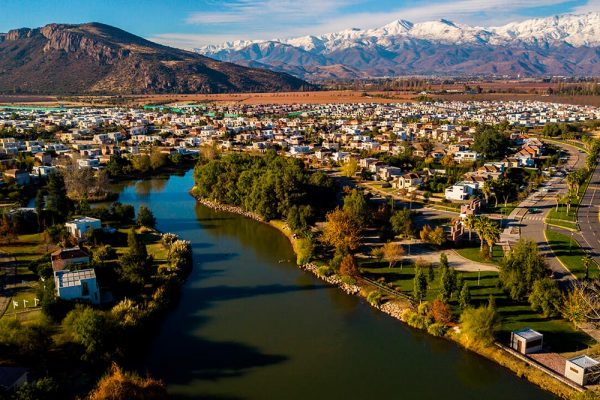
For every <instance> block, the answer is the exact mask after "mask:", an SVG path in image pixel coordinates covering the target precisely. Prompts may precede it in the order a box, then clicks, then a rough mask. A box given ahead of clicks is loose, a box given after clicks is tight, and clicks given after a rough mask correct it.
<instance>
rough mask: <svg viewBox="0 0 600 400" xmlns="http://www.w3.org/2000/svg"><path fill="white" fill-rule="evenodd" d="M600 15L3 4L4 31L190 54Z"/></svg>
mask: <svg viewBox="0 0 600 400" xmlns="http://www.w3.org/2000/svg"><path fill="white" fill-rule="evenodd" d="M590 11H600V0H569V1H565V0H457V1H444V0H432V1H430V0H420V1H419V0H0V32H6V31H8V30H10V29H14V28H21V27H30V28H34V27H39V26H43V25H46V24H48V23H52V22H61V23H83V22H102V23H105V24H109V25H113V26H116V27H119V28H121V29H124V30H126V31H128V32H131V33H134V34H136V35H140V36H143V37H145V38H147V39H150V40H153V41H157V42H160V43H163V44H167V45H171V46H175V47H180V48H186V49H191V48H194V47H198V46H202V45H206V44H219V43H222V42H225V41H232V40H241V39H246V40H252V39H273V38H288V37H296V36H303V35H309V34H310V35H318V34H323V33H329V32H336V31H340V30H343V29H349V28H362V29H368V28H376V27H380V26H383V25H386V24H388V23H390V22H392V21H394V20H397V19H405V20H409V21H412V22H420V21H429V20H434V19H439V18H446V19H450V20H452V21H454V22H460V23H467V24H471V25H478V26H485V27H489V26H498V25H502V24H505V23H507V22H512V21H520V20H524V19H528V18H534V17H547V16H552V15H557V14H564V13H576V14H578V13H585V12H590Z"/></svg>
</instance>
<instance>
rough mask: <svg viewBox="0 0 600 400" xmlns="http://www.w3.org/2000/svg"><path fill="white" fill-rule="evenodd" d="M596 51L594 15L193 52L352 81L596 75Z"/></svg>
mask: <svg viewBox="0 0 600 400" xmlns="http://www.w3.org/2000/svg"><path fill="white" fill-rule="evenodd" d="M590 49H592V51H590ZM598 49H600V13H597V12H596V13H587V14H581V15H574V14H565V15H561V16H554V17H548V18H534V19H529V20H525V21H520V22H511V23H508V24H505V25H502V26H498V27H488V28H485V27H478V26H470V25H466V24H460V23H456V22H453V21H450V20H448V19H440V20H436V21H426V22H419V23H412V22H410V21H407V20H402V19H399V20H396V21H393V22H391V23H389V24H387V25H384V26H382V27H380V28H374V29H367V30H362V29H356V28H354V29H346V30H343V31H339V32H334V33H328V34H323V35H308V36H301V37H296V38H289V39H273V40H259V41H242V40H241V41H235V42H227V43H224V44H221V45H209V46H203V47H201V48H198V49H195V51H196V52H199V53H201V54H205V55H208V56H210V57H215V58H217V59H219V60H224V61H230V62H235V63H239V64H248V63H250V62H254V63H260V64H261V65H266V66H270V67H271V68H272V69H274V70H278V71H287V72H290V73H291V74H294V75H296V76H299V77H302V78H304V79H308V78H310V79H319V77H320V74H321V72H322V70H323V67H331V66H334V65H339V66H340V67H342V66H343V67H345V68H350V69H356V70H357V73H356V74H355V76H354V77H355V78H364V77H380V76H397V75H406V74H428V75H429V74H433V75H435V74H440V75H442V74H444V75H445V74H467V75H469V74H471V75H478V74H489V75H493V74H504V75H548V74H551V75H599V74H600V52H599V51H598ZM586 57H587V58H586ZM589 57H591V58H589Z"/></svg>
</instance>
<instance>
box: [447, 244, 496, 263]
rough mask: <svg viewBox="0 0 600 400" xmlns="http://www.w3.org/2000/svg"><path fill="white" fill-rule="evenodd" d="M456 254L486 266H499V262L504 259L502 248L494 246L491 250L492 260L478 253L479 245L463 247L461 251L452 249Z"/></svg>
mask: <svg viewBox="0 0 600 400" xmlns="http://www.w3.org/2000/svg"><path fill="white" fill-rule="evenodd" d="M454 251H456V252H457V253H458V254H460V255H461V256H463V257H464V258H466V259H469V260H471V261H475V262H480V263H486V264H499V263H500V260H502V258H503V257H504V252H503V251H502V247H500V246H494V247H493V248H492V258H489V257H484V256H482V255H481V252H480V251H479V245H476V246H473V247H464V248H462V249H454Z"/></svg>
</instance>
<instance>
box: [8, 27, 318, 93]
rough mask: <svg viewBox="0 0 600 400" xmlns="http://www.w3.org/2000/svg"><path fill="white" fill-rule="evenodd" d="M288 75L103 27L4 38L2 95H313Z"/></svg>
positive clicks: (40, 31)
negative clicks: (299, 93)
mask: <svg viewBox="0 0 600 400" xmlns="http://www.w3.org/2000/svg"><path fill="white" fill-rule="evenodd" d="M310 87H311V86H310V85H308V84H307V83H306V82H304V81H303V80H301V79H299V78H296V77H293V76H291V75H288V74H286V73H281V72H272V71H270V70H267V69H261V68H248V67H244V66H239V65H236V64H232V63H228V62H221V61H217V60H214V59H211V58H208V57H205V56H202V55H200V54H197V53H194V52H191V51H185V50H180V49H175V48H172V47H167V46H163V45H160V44H157V43H153V42H151V41H148V40H146V39H143V38H141V37H139V36H135V35H133V34H131V33H128V32H125V31H123V30H121V29H118V28H115V27H112V26H109V25H104V24H100V23H87V24H80V25H67V24H49V25H46V26H44V27H42V28H36V29H29V28H23V29H15V30H11V31H9V32H8V33H3V34H0V92H3V93H44V94H45V93H49V94H86V93H99V94H143V93H221V92H251V91H253V92H270V91H282V90H283V91H293V90H300V89H308V88H310Z"/></svg>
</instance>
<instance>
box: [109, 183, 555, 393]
mask: <svg viewBox="0 0 600 400" xmlns="http://www.w3.org/2000/svg"><path fill="white" fill-rule="evenodd" d="M192 185H193V178H192V174H191V172H188V173H187V174H186V175H185V176H183V177H177V176H173V177H171V178H155V179H152V180H147V181H141V182H137V183H135V184H129V185H127V184H123V185H122V186H121V188H122V193H121V196H120V199H119V201H121V202H123V203H129V204H133V205H135V206H136V208H137V207H138V206H139V205H141V204H146V205H148V206H150V207H151V209H152V210H153V212H154V214H155V216H156V218H157V221H158V228H159V229H161V230H162V231H169V232H175V233H177V234H178V235H180V236H181V237H183V238H185V239H187V240H190V241H191V242H192V246H193V251H194V269H193V272H192V273H191V275H190V277H189V279H188V281H187V283H186V284H185V287H184V290H183V294H182V297H181V301H180V303H179V305H178V306H177V308H176V309H175V310H174V311H173V312H172V313H171V314H170V315H169V316H168V317H167V318H166V320H165V322H164V324H163V326H162V329H161V331H160V332H159V334H158V336H157V337H156V339H155V341H154V345H153V346H152V348H151V349H150V350H149V355H148V359H147V361H146V365H147V368H148V370H149V371H150V372H151V373H152V374H153V375H154V376H156V377H159V378H161V379H163V380H164V381H165V382H166V383H167V385H168V389H169V392H170V393H171V394H172V395H173V397H175V398H181V399H187V398H189V399H198V398H207V399H208V398H210V399H302V400H306V399H325V398H327V399H373V398H388V399H396V398H401V399H449V400H453V399H457V400H458V399H461V400H464V399H485V400H496V399H498V400H500V399H507V398H510V399H511V400H520V399H523V400H525V399H527V400H531V399H551V398H552V396H551V395H550V394H548V393H546V392H543V391H542V390H540V389H538V388H537V387H535V386H533V385H531V384H529V383H528V382H526V381H524V380H521V379H519V378H517V377H516V376H515V375H513V374H512V373H510V372H509V371H507V370H505V369H503V368H501V367H500V366H498V365H496V364H494V363H492V362H490V361H488V360H486V359H484V358H482V357H479V356H477V355H475V354H473V353H470V352H467V351H465V350H463V349H461V348H460V347H459V346H457V345H455V344H454V343H451V342H449V341H446V340H443V339H438V338H434V337H431V336H429V335H427V334H424V333H422V332H419V331H416V330H413V329H411V328H408V327H406V326H405V325H403V324H401V323H400V322H398V321H396V320H394V319H392V318H390V317H388V316H386V315H384V314H383V313H381V312H378V311H376V310H373V309H372V308H371V307H369V306H368V305H367V304H365V303H364V302H363V301H361V300H360V299H358V298H356V297H352V296H348V295H346V294H344V293H342V292H341V291H340V290H338V289H335V288H331V287H328V286H326V285H325V284H323V283H322V282H321V281H319V280H318V279H316V278H315V277H313V276H312V275H309V274H307V273H305V272H302V271H300V270H299V269H298V268H296V267H295V266H294V264H293V263H292V262H291V261H289V260H292V259H294V254H293V252H292V249H291V247H290V245H289V243H288V241H287V239H286V238H285V237H283V236H282V235H281V234H280V233H279V232H277V231H276V230H275V229H273V228H271V227H269V226H267V225H264V224H261V223H258V222H255V221H252V220H249V219H246V218H243V217H239V216H236V215H232V214H228V213H222V212H216V211H213V210H210V209H208V208H206V207H203V206H200V205H198V204H197V203H196V202H195V200H194V199H193V198H192V197H191V196H189V195H188V190H189V189H190V188H191V187H192Z"/></svg>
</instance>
